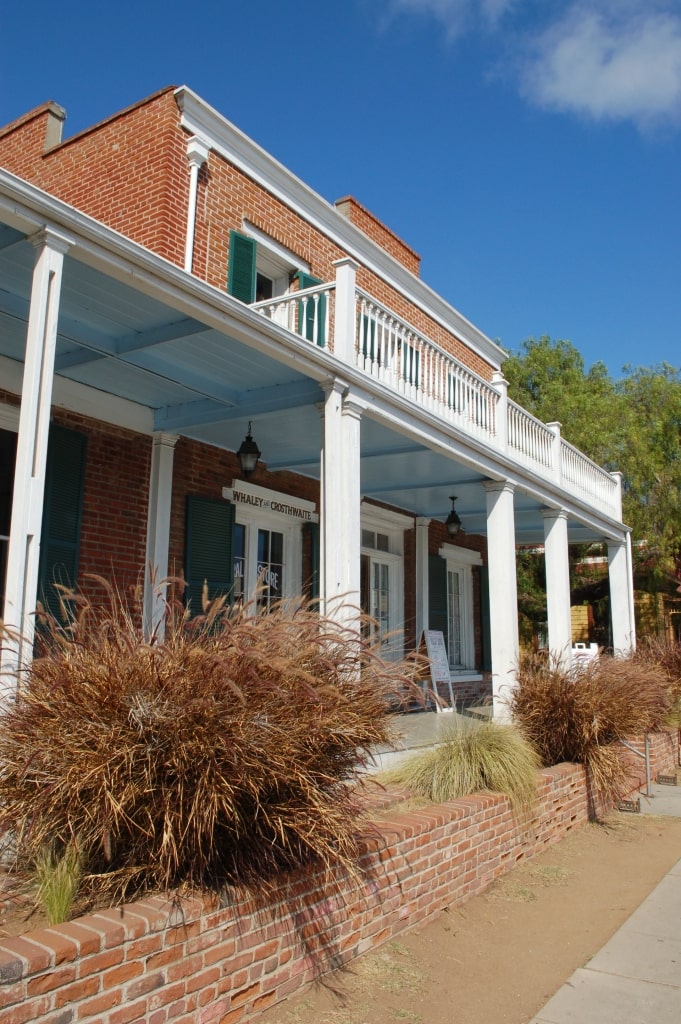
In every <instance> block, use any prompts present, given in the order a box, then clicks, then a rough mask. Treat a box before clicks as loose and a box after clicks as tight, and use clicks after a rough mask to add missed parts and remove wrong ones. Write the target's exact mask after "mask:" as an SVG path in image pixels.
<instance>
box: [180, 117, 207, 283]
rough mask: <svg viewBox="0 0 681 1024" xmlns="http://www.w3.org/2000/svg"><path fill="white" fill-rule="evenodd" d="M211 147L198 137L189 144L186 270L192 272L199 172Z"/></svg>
mask: <svg viewBox="0 0 681 1024" xmlns="http://www.w3.org/2000/svg"><path fill="white" fill-rule="evenodd" d="M209 152H210V147H209V146H208V144H207V143H206V142H203V141H202V139H199V138H198V137H197V136H196V135H192V137H191V139H190V140H189V142H188V143H187V159H188V160H189V205H188V208H187V234H186V236H185V242H184V269H185V270H186V271H187V273H188V274H191V272H192V266H193V264H194V231H195V227H196V197H197V194H198V188H199V171H200V170H201V168H202V167H203V165H204V164H205V162H206V160H207V159H208V154H209Z"/></svg>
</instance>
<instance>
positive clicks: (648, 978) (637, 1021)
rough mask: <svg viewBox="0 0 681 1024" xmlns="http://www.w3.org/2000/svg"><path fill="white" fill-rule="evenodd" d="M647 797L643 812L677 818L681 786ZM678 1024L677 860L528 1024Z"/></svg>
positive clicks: (680, 924) (680, 890) (680, 928)
mask: <svg viewBox="0 0 681 1024" xmlns="http://www.w3.org/2000/svg"><path fill="white" fill-rule="evenodd" d="M652 793H653V795H652V797H650V798H648V797H646V796H645V794H644V793H641V794H640V798H641V813H642V814H665V815H673V816H674V817H681V786H659V785H657V784H654V785H653V786H652ZM679 853H681V850H680V851H679ZM679 1022H681V860H679V861H678V862H677V864H676V865H675V866H674V867H673V868H672V869H671V871H670V872H669V873H668V874H667V875H666V876H665V877H664V878H663V879H662V881H661V882H660V884H659V885H658V886H657V888H655V889H654V890H653V891H652V892H651V894H650V896H648V898H647V899H646V900H644V901H643V903H642V904H641V906H640V907H639V908H638V910H636V911H635V912H634V913H633V914H632V915H631V917H630V918H629V919H628V921H625V923H624V924H623V925H622V927H621V928H620V929H619V931H617V932H616V933H615V934H614V935H613V937H612V938H611V939H610V941H609V942H608V943H607V944H606V945H605V946H604V947H603V949H601V950H600V952H598V953H596V955H595V956H594V957H593V958H592V959H591V960H590V961H589V962H588V964H587V965H586V967H582V968H580V969H579V970H577V971H575V973H574V974H573V975H572V977H571V978H570V979H569V981H567V982H566V983H565V984H564V985H563V987H562V988H561V989H559V990H558V992H557V993H556V994H555V996H554V997H553V998H552V999H550V1000H549V1002H548V1003H547V1004H546V1006H544V1008H543V1009H542V1010H540V1012H539V1013H538V1014H537V1015H536V1016H535V1017H533V1018H532V1021H531V1022H530V1024H679Z"/></svg>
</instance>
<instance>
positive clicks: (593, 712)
mask: <svg viewBox="0 0 681 1024" xmlns="http://www.w3.org/2000/svg"><path fill="white" fill-rule="evenodd" d="M669 707H670V698H669V693H668V686H667V682H666V677H665V675H664V673H663V672H662V671H661V670H660V667H659V666H658V665H656V664H654V663H643V662H640V661H638V660H637V659H635V658H612V657H606V656H601V657H600V658H599V659H597V660H596V661H594V662H591V663H590V664H589V665H588V666H587V667H585V668H583V669H576V670H572V671H570V672H566V671H564V670H563V669H561V668H560V667H559V666H558V665H556V664H555V662H553V661H551V660H548V661H547V660H543V659H539V658H537V657H536V656H531V657H527V658H525V659H524V660H523V661H522V662H521V665H520V669H519V674H518V686H517V688H516V689H515V690H514V692H513V696H512V699H511V712H512V715H513V718H514V720H515V721H516V722H517V724H518V725H519V726H520V727H521V729H522V730H523V732H524V733H525V735H526V736H527V737H528V739H529V740H530V741H531V742H532V743H533V745H534V746H535V747H536V749H537V750H538V752H539V755H540V757H541V759H542V763H543V764H544V765H545V766H550V765H554V764H560V763H561V762H563V761H572V762H575V763H577V764H583V765H585V766H586V769H587V776H588V780H589V784H590V787H591V790H592V793H593V795H594V796H595V797H597V798H599V799H600V800H602V801H604V802H605V803H606V804H613V803H616V802H617V801H618V800H620V799H621V798H622V797H623V796H625V795H626V794H627V792H628V790H629V789H630V788H631V768H629V767H628V766H627V762H626V758H625V757H624V756H623V754H624V748H623V747H622V745H621V743H620V742H619V741H621V740H625V739H626V738H627V737H631V736H636V735H641V734H642V733H646V732H650V731H652V730H654V729H656V728H659V727H660V726H661V725H663V724H664V722H665V718H666V716H667V714H668V712H669Z"/></svg>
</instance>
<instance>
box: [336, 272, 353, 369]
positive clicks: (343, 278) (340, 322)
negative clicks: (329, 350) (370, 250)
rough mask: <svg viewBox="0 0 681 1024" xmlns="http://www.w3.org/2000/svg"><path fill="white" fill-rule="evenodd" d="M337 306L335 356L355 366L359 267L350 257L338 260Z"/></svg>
mask: <svg viewBox="0 0 681 1024" xmlns="http://www.w3.org/2000/svg"><path fill="white" fill-rule="evenodd" d="M334 267H335V268H336V306H335V314H334V316H335V319H334V329H333V354H334V355H335V356H337V357H338V359H342V360H343V362H344V363H349V364H350V365H351V366H354V365H355V331H356V314H355V310H356V304H357V300H356V297H355V289H356V280H357V271H358V269H359V265H358V264H357V263H355V261H354V260H352V259H350V257H349V256H348V257H345V258H344V259H342V260H336V261H335V263H334Z"/></svg>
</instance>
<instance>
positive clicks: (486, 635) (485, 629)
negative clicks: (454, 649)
mask: <svg viewBox="0 0 681 1024" xmlns="http://www.w3.org/2000/svg"><path fill="white" fill-rule="evenodd" d="M480 634H481V635H480V640H481V643H482V671H483V672H491V671H492V631H491V628H490V621H489V569H488V568H487V566H486V565H481V566H480Z"/></svg>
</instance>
